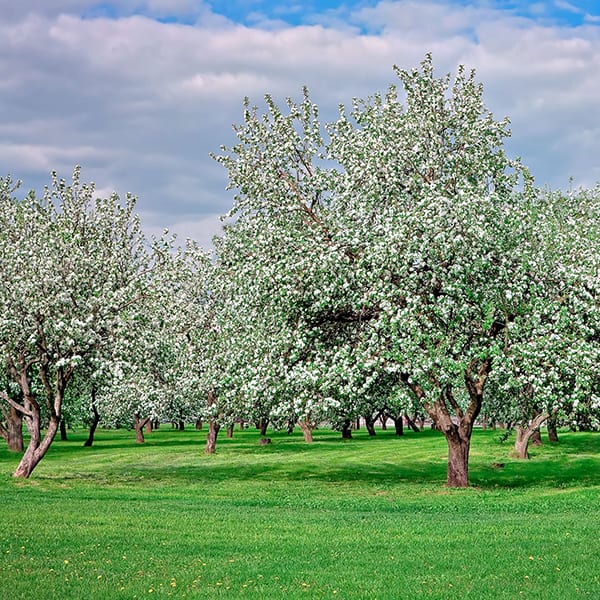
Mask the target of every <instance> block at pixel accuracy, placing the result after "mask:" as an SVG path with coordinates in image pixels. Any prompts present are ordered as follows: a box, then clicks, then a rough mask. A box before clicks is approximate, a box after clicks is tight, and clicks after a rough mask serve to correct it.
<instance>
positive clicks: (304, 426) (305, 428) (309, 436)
mask: <svg viewBox="0 0 600 600" xmlns="http://www.w3.org/2000/svg"><path fill="white" fill-rule="evenodd" d="M298 425H300V429H301V430H302V436H303V437H304V441H305V442H306V443H308V444H312V442H313V441H314V440H313V433H312V430H313V426H312V425H311V423H310V421H308V420H302V419H301V420H299V421H298Z"/></svg>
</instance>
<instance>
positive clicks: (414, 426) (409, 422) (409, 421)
mask: <svg viewBox="0 0 600 600" xmlns="http://www.w3.org/2000/svg"><path fill="white" fill-rule="evenodd" d="M404 418H405V419H406V424H407V425H408V426H409V427H410V428H411V429H412V430H413V431H414V432H415V433H421V430H420V429H419V426H418V425H417V424H416V423H415V422H414V421H413V420H412V419H411V418H410V417H409V416H408V414H405V415H404Z"/></svg>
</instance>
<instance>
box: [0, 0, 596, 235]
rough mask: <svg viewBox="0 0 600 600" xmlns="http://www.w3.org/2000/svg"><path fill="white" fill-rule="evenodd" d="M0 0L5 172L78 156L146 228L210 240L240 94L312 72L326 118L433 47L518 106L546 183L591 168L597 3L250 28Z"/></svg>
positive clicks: (330, 18)
mask: <svg viewBox="0 0 600 600" xmlns="http://www.w3.org/2000/svg"><path fill="white" fill-rule="evenodd" d="M8 6H9V10H8V13H7V17H6V18H5V19H3V20H2V22H0V164H1V167H0V172H2V173H8V172H10V173H11V174H12V175H13V176H14V177H17V178H22V179H24V183H25V186H26V187H36V188H40V187H41V186H42V185H43V184H44V183H47V182H48V181H49V171H50V170H52V169H57V170H59V171H60V172H61V175H63V176H65V177H68V176H69V175H70V172H71V170H72V168H73V166H74V165H75V164H81V165H82V166H83V177H84V179H89V180H94V181H96V182H97V184H98V185H99V186H101V188H102V189H107V190H111V191H112V190H113V189H114V190H117V191H118V192H119V193H121V194H124V193H125V192H127V191H131V192H133V193H135V194H136V195H138V196H139V204H138V207H139V210H140V212H141V213H142V215H143V219H144V223H145V225H147V226H148V227H149V228H150V229H151V230H152V231H153V232H159V231H160V230H162V229H163V228H164V227H168V228H169V229H171V230H172V231H177V228H180V233H181V236H182V237H185V236H187V235H190V234H192V233H193V234H196V235H198V236H199V237H201V238H202V240H203V241H205V242H206V243H208V240H209V239H210V237H211V235H212V234H213V233H216V232H217V231H218V230H219V227H220V223H219V221H218V219H217V215H219V214H223V213H225V212H227V210H228V209H229V207H230V205H231V200H232V194H231V192H226V191H225V186H226V183H227V181H226V173H225V172H224V171H223V169H222V167H221V166H220V165H218V164H217V163H215V162H214V161H213V160H212V159H210V158H209V153H210V152H212V151H218V150H219V146H220V145H221V144H227V145H230V144H232V143H234V141H235V138H234V135H233V132H232V128H231V125H232V124H233V123H237V122H239V121H240V120H241V116H242V99H243V97H244V96H250V98H251V100H252V102H254V103H258V104H260V103H261V100H262V97H263V94H264V93H267V92H268V93H271V94H273V95H274V97H275V98H276V99H278V100H281V101H283V99H284V98H285V97H286V96H290V95H291V96H294V97H298V96H299V95H300V90H301V86H302V85H304V84H306V85H308V86H309V89H310V90H311V94H312V96H313V99H314V100H315V101H316V102H317V103H318V104H319V106H320V107H321V114H322V117H323V118H324V119H325V120H328V119H334V118H335V117H336V114H337V105H338V103H339V102H344V103H349V102H350V101H351V99H352V97H355V96H358V97H364V96H367V95H369V94H372V93H374V92H376V91H383V90H385V88H386V87H387V85H388V83H389V82H391V81H392V80H393V79H394V76H393V72H392V68H391V67H392V65H393V64H399V65H400V66H402V67H406V68H410V67H413V66H416V65H418V64H419V62H420V61H421V60H422V59H423V57H424V55H425V53H426V52H428V51H431V52H432V53H433V56H434V61H435V64H436V68H437V70H438V72H439V73H440V74H443V73H445V72H447V71H454V70H455V68H456V66H457V65H458V64H459V63H464V64H465V65H466V66H467V67H469V68H470V67H475V68H476V69H477V72H478V77H479V79H480V80H481V81H483V82H484V86H485V99H486V102H487V104H488V105H489V106H490V108H491V109H492V110H493V111H494V113H495V114H497V116H498V117H502V116H504V115H509V116H511V119H512V123H513V139H512V140H511V141H510V149H511V151H512V152H513V153H515V154H520V155H521V156H522V157H523V159H524V162H525V163H526V164H530V165H531V166H532V169H533V172H534V175H536V177H537V179H538V181H539V183H541V184H544V183H548V184H550V185H551V186H554V187H556V186H566V185H567V184H568V178H569V176H571V175H573V176H574V178H575V182H576V184H577V183H581V184H584V185H588V186H589V185H593V184H594V183H595V181H596V180H600V171H599V170H598V169H599V168H598V165H597V160H596V157H597V156H598V155H599V154H600V141H599V140H600V136H598V125H597V124H598V123H600V118H599V117H600V114H599V112H600V109H599V108H598V106H599V103H598V98H599V97H600V83H599V82H598V81H597V77H596V74H597V73H598V72H599V69H600V28H598V27H597V26H595V25H593V24H592V23H591V21H590V19H589V18H588V22H587V23H584V24H582V25H580V26H577V27H567V26H558V25H556V24H555V25H548V23H547V22H546V21H544V22H539V21H537V20H536V18H534V16H532V13H530V12H529V13H527V14H528V15H529V16H526V15H525V16H524V15H523V14H521V15H519V14H517V13H516V12H515V11H508V10H499V9H494V8H493V5H492V4H491V3H489V2H488V3H482V4H473V3H471V4H455V3H450V2H414V1H403V2H392V1H384V2H380V3H378V4H375V5H373V6H359V7H357V8H356V9H353V8H352V4H349V5H346V6H345V8H343V9H342V8H338V9H332V10H327V11H322V12H320V13H319V12H318V11H316V10H315V11H312V12H311V13H310V14H309V15H307V16H306V21H310V22H311V23H312V24H309V23H308V22H307V23H305V24H303V25H293V26H292V25H289V24H286V21H285V19H286V15H285V14H274V13H273V12H262V13H261V14H262V15H264V19H263V18H262V17H261V18H260V19H258V17H256V18H257V19H258V20H257V21H255V24H254V25H252V26H249V25H243V24H240V23H235V22H233V21H232V20H230V19H227V18H225V17H223V16H222V15H218V14H215V13H214V12H212V11H210V10H209V9H208V8H207V4H204V3H202V2H192V1H188V0H181V1H180V2H176V3H175V2H166V0H165V1H162V0H161V1H154V2H152V1H147V2H139V1H137V0H136V1H135V2H134V1H133V0H131V1H129V0H126V1H124V2H119V3H115V5H114V6H118V8H119V10H118V12H115V11H114V10H113V11H112V12H111V10H108V8H110V6H109V5H108V4H105V5H103V6H104V14H103V15H102V10H100V9H101V8H102V7H101V6H100V5H99V3H95V2H85V1H83V0H81V1H76V0H72V1H69V0H59V1H57V2H52V3H48V2H45V1H42V0H38V1H37V2H35V1H31V0H25V1H22V2H19V3H16V2H15V3H12V2H11V3H9V4H8ZM10 7H12V8H10ZM107 7H108V8H107ZM248 10H249V11H251V10H256V6H254V8H252V6H250V8H249V9H248ZM98 15H102V16H98ZM9 17H10V18H9ZM273 19H276V20H277V21H276V23H273ZM178 21H182V22H178ZM190 23H191V24H190Z"/></svg>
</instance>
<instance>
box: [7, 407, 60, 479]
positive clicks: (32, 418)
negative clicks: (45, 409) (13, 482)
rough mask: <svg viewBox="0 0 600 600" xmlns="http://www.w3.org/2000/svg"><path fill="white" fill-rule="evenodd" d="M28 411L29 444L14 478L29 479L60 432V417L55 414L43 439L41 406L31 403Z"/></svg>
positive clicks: (26, 420) (26, 422)
mask: <svg viewBox="0 0 600 600" xmlns="http://www.w3.org/2000/svg"><path fill="white" fill-rule="evenodd" d="M28 410H29V414H26V415H25V424H26V425H27V430H28V431H29V444H28V445H27V449H26V450H25V453H24V454H23V458H21V462H20V463H19V465H18V466H17V468H16V470H15V472H14V473H13V476H14V477H24V478H27V477H29V476H30V475H31V473H32V472H33V470H34V469H35V467H36V466H37V465H38V463H39V462H40V461H41V460H42V458H43V457H44V456H45V454H46V452H47V451H48V448H49V447H50V444H52V441H53V440H54V437H55V436H56V433H57V431H58V423H59V421H60V416H59V415H57V414H56V413H54V412H53V414H51V415H50V420H49V421H48V428H47V429H46V434H45V435H44V437H43V438H42V435H41V415H40V409H39V406H38V405H37V403H33V402H30V403H29V408H28Z"/></svg>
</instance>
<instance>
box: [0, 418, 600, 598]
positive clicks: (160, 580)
mask: <svg viewBox="0 0 600 600" xmlns="http://www.w3.org/2000/svg"><path fill="white" fill-rule="evenodd" d="M269 435H270V437H272V439H273V443H272V444H271V445H269V446H259V445H258V443H257V442H258V433H257V432H256V431H254V430H245V431H243V432H237V431H236V433H235V435H234V437H233V439H231V440H229V439H227V440H226V439H224V440H222V442H221V444H220V447H219V448H220V449H219V453H218V454H216V455H213V456H205V455H203V454H202V453H201V451H200V449H201V444H202V441H203V437H204V435H203V434H202V433H201V432H196V431H191V430H190V431H184V432H178V431H173V430H171V429H168V428H165V427H164V426H163V427H162V428H161V429H159V430H158V431H155V432H153V433H152V434H151V435H150V436H148V439H147V443H146V445H145V446H142V447H140V446H137V445H136V444H135V442H134V437H133V434H132V432H127V431H105V430H103V431H100V432H99V433H98V435H97V442H96V445H95V446H94V447H93V448H90V449H83V448H82V447H81V442H82V440H83V439H84V437H85V435H84V432H81V433H74V434H72V435H71V441H70V442H67V443H62V442H61V443H59V442H57V443H55V444H54V445H53V446H52V447H51V449H50V451H49V453H48V455H47V457H46V459H45V460H44V461H43V462H42V463H41V464H40V465H39V467H38V471H37V477H36V479H35V480H26V481H25V480H14V479H13V478H11V477H10V476H9V473H10V472H11V471H12V469H13V466H14V463H15V462H16V458H15V457H14V456H11V455H10V454H9V453H8V452H6V449H5V447H4V446H1V447H0V472H1V473H2V475H1V479H2V480H1V482H0V503H1V505H2V506H3V508H4V510H5V511H10V512H6V514H10V515H11V517H10V519H8V520H7V521H6V523H5V527H3V529H2V531H1V532H0V547H1V548H2V554H1V555H0V573H1V574H2V577H1V578H0V596H1V597H10V598H31V597H35V598H38V599H39V600H45V599H48V600H49V599H51V598H57V597H61V598H82V599H83V598H99V599H100V598H107V599H108V598H110V599H114V598H133V597H138V598H151V597H155V596H158V597H191V598H214V597H223V598H267V597H268V598H283V597H285V598H301V597H304V598H335V597H337V598H363V599H366V598H421V597H422V598H437V599H440V600H442V599H444V600H447V599H453V598H457V599H458V598H461V599H462V598H473V599H482V598H489V599H503V598H506V599H509V598H511V599H512V598H517V597H536V598H537V597H547V598H579V597H582V598H585V597H592V598H593V597H598V595H599V594H600V580H599V578H598V573H599V572H600V559H599V556H598V553H597V550H596V549H597V539H596V538H597V533H596V532H597V522H598V519H599V518H600V509H599V508H598V504H597V501H596V500H597V496H598V492H599V490H600V436H599V435H598V434H594V433H568V432H561V434H560V436H561V442H560V444H559V445H558V446H556V445H552V446H551V445H548V444H546V445H545V446H542V447H540V448H536V449H535V451H534V452H533V459H532V460H531V461H529V462H527V463H523V462H519V461H516V460H513V459H511V458H510V457H509V456H508V451H509V449H508V448H506V446H501V445H498V444H497V441H496V438H497V434H496V433H494V432H493V431H484V432H483V431H475V433H474V450H473V455H472V461H471V478H472V482H473V484H474V485H473V487H471V488H469V489H465V490H450V489H440V484H441V483H442V482H443V480H444V478H445V465H444V456H445V443H444V440H443V437H442V436H441V435H440V434H439V433H437V432H435V431H424V432H422V433H421V434H413V433H410V432H409V433H407V435H406V436H405V437H403V438H396V437H395V436H393V435H391V432H388V433H386V432H379V433H378V436H377V438H374V439H373V438H371V439H370V438H367V436H366V432H364V431H363V430H361V431H358V432H355V433H354V438H355V439H354V440H353V441H352V442H350V443H347V442H343V441H342V440H341V439H340V438H339V434H336V433H333V432H330V431H325V430H318V431H316V432H315V440H316V441H315V443H314V444H313V445H306V444H304V443H303V442H302V441H301V438H300V437H299V434H298V433H296V434H294V435H292V436H287V435H286V434H283V433H281V434H279V433H269ZM499 463H501V464H499Z"/></svg>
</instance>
